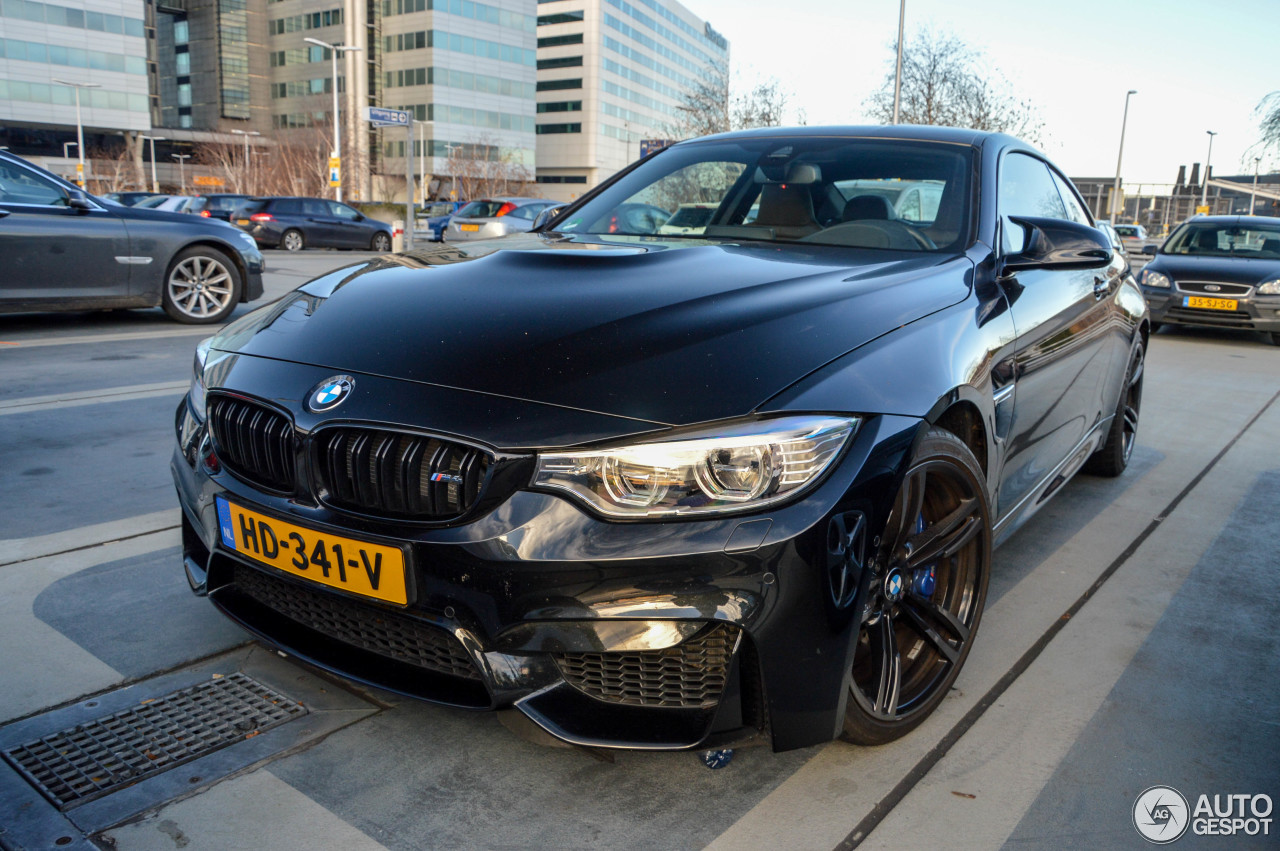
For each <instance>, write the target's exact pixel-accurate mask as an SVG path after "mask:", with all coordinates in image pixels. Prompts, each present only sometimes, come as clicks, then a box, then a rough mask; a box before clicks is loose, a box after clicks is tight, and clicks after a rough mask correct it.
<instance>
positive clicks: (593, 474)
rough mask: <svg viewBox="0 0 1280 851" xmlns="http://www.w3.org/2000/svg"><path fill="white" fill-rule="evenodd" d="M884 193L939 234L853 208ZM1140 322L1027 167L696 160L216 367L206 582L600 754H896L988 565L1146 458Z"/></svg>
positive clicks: (1099, 242)
mask: <svg viewBox="0 0 1280 851" xmlns="http://www.w3.org/2000/svg"><path fill="white" fill-rule="evenodd" d="M883 179H897V180H901V181H904V182H907V181H910V182H916V183H927V184H928V185H929V186H931V187H934V188H935V189H936V193H937V199H938V203H937V205H936V207H934V208H933V209H932V211H931V213H932V214H931V215H930V216H929V217H928V218H927V219H926V218H920V219H915V220H904V219H901V218H896V217H886V216H885V215H881V214H884V213H885V211H884V209H883V206H881V207H880V208H879V209H872V208H871V206H870V205H867V204H865V203H863V202H858V201H857V198H858V197H860V196H859V195H856V194H855V195H854V196H853V197H852V198H849V199H847V200H845V199H844V195H843V194H842V193H841V192H840V189H839V187H840V186H841V185H848V182H849V181H859V180H883ZM504 203H506V202H504ZM691 204H701V205H706V206H707V207H708V208H709V209H710V214H709V215H708V216H707V220H706V221H705V222H704V223H702V225H700V226H699V228H698V229H699V232H698V233H696V234H692V233H691V234H687V235H686V234H677V233H663V232H662V228H663V226H664V225H663V222H664V221H665V219H666V217H667V214H674V213H676V212H677V211H678V210H680V209H688V205H691ZM645 206H651V207H656V208H658V210H660V211H662V213H663V214H664V215H638V216H630V215H626V213H627V212H629V211H637V210H640V211H642V208H643V207H645ZM753 210H754V211H755V214H754V218H753V219H752V220H751V221H747V217H748V216H750V215H751V214H752V211H753ZM620 213H622V215H619V214H620ZM456 221H457V220H456V219H455V223H456ZM623 227H626V228H631V229H632V230H623ZM1148 331H1149V328H1148V318H1147V314H1146V305H1145V303H1144V301H1143V299H1142V295H1141V293H1140V292H1139V290H1138V288H1137V285H1136V283H1135V282H1134V281H1133V278H1132V276H1131V275H1129V274H1128V266H1127V264H1126V263H1125V261H1124V260H1123V258H1121V257H1119V256H1117V255H1116V254H1115V252H1114V251H1113V250H1112V247H1111V245H1110V244H1109V243H1108V241H1107V239H1106V237H1105V236H1104V234H1103V233H1102V232H1101V231H1099V230H1097V229H1096V228H1095V227H1094V224H1093V220H1092V218H1091V216H1090V215H1089V213H1088V212H1087V208H1086V207H1085V205H1084V203H1083V201H1082V200H1081V199H1080V196H1079V194H1078V193H1077V192H1076V190H1075V189H1074V188H1073V187H1072V185H1071V184H1070V182H1069V181H1068V180H1067V179H1066V178H1065V177H1064V176H1063V175H1062V172H1061V171H1059V170H1058V169H1057V168H1055V167H1054V166H1053V165H1052V164H1051V163H1050V162H1049V161H1048V160H1047V159H1045V157H1044V156H1043V155H1042V154H1040V153H1039V152H1037V151H1036V150H1035V149H1034V148H1031V147H1030V146H1028V145H1026V144H1025V143H1023V142H1020V141H1018V140H1017V139H1014V138H1011V137H1009V136H1004V135H999V134H989V133H981V132H977V131H964V130H956V129H951V128H938V127H892V128H888V127H855V128H800V129H783V128H769V129H765V130H755V131H747V132H741V133H731V134H725V135H721V136H712V137H708V138H704V139H695V140H690V141H687V142H681V143H677V144H674V145H672V146H670V147H667V148H664V149H663V150H661V151H659V152H658V153H655V154H652V155H650V156H649V157H647V158H645V159H644V160H641V161H640V162H638V163H636V164H635V165H633V166H632V167H631V168H629V169H627V170H624V171H623V172H621V173H619V174H618V175H615V176H614V177H613V178H612V179H610V180H609V181H607V182H606V183H604V184H603V185H601V186H599V187H597V188H596V189H594V190H592V191H591V192H589V193H587V194H586V195H585V196H584V197H583V198H581V199H579V200H578V201H576V202H574V203H573V204H571V205H569V206H568V207H567V208H565V209H564V210H562V211H561V212H560V213H559V214H558V215H556V216H554V217H553V218H551V219H550V220H549V221H547V222H545V223H543V224H542V225H541V227H540V229H539V230H537V231H535V232H531V233H527V234H515V235H511V236H506V237H504V238H502V239H493V240H488V241H477V242H473V243H469V244H466V245H458V246H441V247H428V248H422V249H418V250H415V251H412V252H409V253H407V254H405V255H392V256H386V257H382V258H378V259H377V260H374V261H371V262H367V263H364V264H359V265H353V266H351V267H348V268H345V269H341V270H338V271H335V272H332V273H329V274H327V275H324V276H322V277H320V278H317V279H316V280H314V281H312V282H310V283H308V284H306V285H304V286H303V287H301V288H300V289H298V290H297V291H296V292H294V293H292V294H290V295H286V296H285V297H283V298H282V299H280V300H279V301H277V302H276V303H274V304H272V305H270V306H268V307H265V308H263V309H260V310H258V311H256V312H255V313H254V314H252V315H251V316H247V317H245V318H243V319H241V320H240V321H238V322H237V323H235V324H233V325H231V326H229V327H228V328H227V329H225V330H224V331H223V332H222V333H220V334H219V335H217V336H216V337H213V338H211V339H210V340H208V341H206V342H205V343H203V344H201V345H200V347H199V348H198V349H197V353H196V358H195V363H194V366H193V371H194V374H193V379H192V384H191V389H190V392H189V394H188V395H187V397H186V398H185V399H184V400H183V402H182V403H181V405H180V406H179V408H178V410H177V412H176V413H177V423H176V446H175V450H174V455H173V458H172V462H171V469H172V472H173V476H174V481H175V483H176V485H177V492H178V496H179V502H180V504H181V506H182V509H183V511H182V516H183V520H182V525H183V530H182V541H183V552H182V558H183V565H184V568H185V572H186V574H187V578H188V581H189V582H190V584H191V587H192V588H193V589H194V591H195V592H196V593H197V594H201V595H206V596H207V597H209V599H210V600H211V601H212V603H213V605H215V606H216V607H217V608H218V609H220V610H221V611H222V612H223V613H225V614H226V615H228V616H229V617H230V618H232V619H233V620H234V621H236V622H237V623H239V624H240V625H242V626H243V627H245V628H246V629H248V630H249V631H250V632H252V633H253V634H255V635H256V636H258V637H260V638H261V639H262V640H264V641H266V642H267V643H269V644H271V645H273V646H275V647H278V648H280V649H281V650H282V651H283V652H286V653H288V654H290V655H292V656H294V657H296V658H299V659H302V660H305V661H306V662H308V663H310V664H313V665H317V666H319V667H321V668H325V669H328V670H330V671H334V672H337V673H339V674H341V675H342V676H345V677H348V678H351V679H354V680H358V681H362V682H366V683H371V684H373V685H376V686H378V687H380V688H385V689H390V690H392V691H396V692H399V693H402V694H406V695H411V696H413V697H416V698H421V699H424V700H429V701H435V702H439V703H444V704H449V705H453V706H465V707H471V708H476V709H513V710H515V711H517V712H519V713H522V714H523V715H524V716H525V717H526V718H527V719H528V720H529V721H530V722H531V725H530V726H531V727H536V728H541V730H543V731H546V732H548V733H550V734H552V735H553V736H556V737H558V738H560V739H562V740H564V741H567V742H571V743H574V744H578V745H586V746H593V747H615V748H637V749H645V750H652V749H660V750H662V749H665V750H679V749H692V748H707V747H723V746H726V745H728V744H731V743H734V742H739V741H743V740H748V739H752V738H756V739H760V738H763V739H764V741H767V742H769V743H770V744H771V745H772V746H773V747H774V748H775V749H777V750H786V749H790V748H798V747H804V746H807V745H812V744H816V743H819V742H824V741H827V740H830V739H832V738H835V737H837V736H843V737H845V738H847V739H849V740H851V741H854V742H858V743H863V744H878V743H883V742H888V741H891V740H893V739H896V738H898V737H900V736H903V735H905V734H907V733H908V732H909V731H911V730H912V729H914V728H915V727H916V726H918V725H919V724H920V723H921V722H922V721H923V720H924V719H925V718H926V717H927V716H928V715H929V714H930V713H931V712H932V711H933V710H934V709H935V708H936V707H937V706H938V705H939V704H940V703H941V702H942V701H943V700H944V699H945V698H946V696H947V695H948V693H949V692H950V690H951V688H952V685H953V683H954V682H955V680H956V676H957V674H958V672H959V671H960V668H961V666H962V665H963V664H964V662H965V659H966V657H967V655H968V653H969V651H970V648H971V647H972V646H973V643H974V641H975V637H976V635H977V630H978V625H979V621H980V618H981V613H982V608H983V604H984V601H985V597H986V590H987V583H988V578H989V574H990V568H991V552H992V550H993V548H994V547H995V546H996V545H997V544H998V543H999V542H1000V541H1002V540H1003V539H1005V538H1007V537H1008V536H1009V535H1010V534H1011V533H1012V532H1013V531H1014V530H1015V529H1016V528H1018V527H1019V526H1020V525H1021V524H1022V523H1023V522H1025V521H1026V520H1027V519H1028V518H1029V517H1031V516H1032V515H1033V514H1034V512H1035V511H1036V510H1037V509H1038V508H1039V507H1041V506H1042V505H1044V504H1045V502H1046V500H1048V499H1049V498H1050V497H1052V496H1053V495H1054V494H1056V493H1057V492H1059V491H1060V490H1061V489H1062V487H1063V486H1064V483H1065V482H1067V481H1068V480H1070V479H1071V477H1072V476H1073V475H1074V474H1075V473H1076V472H1078V471H1080V470H1081V469H1088V470H1091V471H1093V472H1096V473H1099V474H1102V475H1109V476H1115V475H1119V474H1120V473H1121V472H1122V471H1123V470H1124V469H1125V467H1126V465H1127V464H1128V462H1129V458H1130V456H1131V453H1132V451H1133V447H1134V443H1135V440H1136V434H1137V427H1138V419H1139V411H1140V407H1141V398H1142V385H1143V364H1144V352H1145V347H1146V341H1147V335H1148ZM175 567H176V565H175Z"/></svg>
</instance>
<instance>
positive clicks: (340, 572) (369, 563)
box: [217, 496, 409, 605]
mask: <svg viewBox="0 0 1280 851" xmlns="http://www.w3.org/2000/svg"><path fill="white" fill-rule="evenodd" d="M217 504H218V528H219V533H220V535H221V538H222V544H223V546H225V547H226V548H227V549H229V550H234V551H235V552H237V553H239V554H240V555H242V556H244V557H246V558H249V559H252V560H253V561H256V562H258V563H260V564H265V565H269V566H270V567H274V568H277V569H279V570H283V571H284V572H285V573H289V574H292V575H293V576H297V577H300V578H302V579H308V580H310V581H312V582H318V583H320V584H321V585H328V586H330V587H331V588H339V589H341V590H343V591H348V592H350V593H352V594H360V595H362V596H365V597H372V598H374V599H375V600H384V601H386V602H388V603H399V604H400V605H405V604H406V603H408V602H409V597H408V589H407V586H406V583H405V572H404V551H403V550H401V549H400V548H398V547H388V546H385V545H383V544H375V543H371V542H369V541H361V540H357V539H355V538H346V537H340V536H338V535H333V534H329V533H327V532H319V531H316V530H315V529H308V528H307V527H305V526H297V525H295V524H293V523H286V522H285V521H283V520H278V519H276V518H275V517H267V516H266V515H263V514H259V513H258V512H256V511H250V510H249V509H247V508H244V507H243V506H239V505H236V504H235V503H234V502H231V501H230V500H228V499H226V498H224V497H221V496H219V497H218V498H217Z"/></svg>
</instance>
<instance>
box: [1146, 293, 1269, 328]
mask: <svg viewBox="0 0 1280 851" xmlns="http://www.w3.org/2000/svg"><path fill="white" fill-rule="evenodd" d="M1142 295H1143V297H1144V298H1145V299H1146V300H1147V308H1148V309H1149V310H1150V312H1151V321H1152V322H1156V323H1160V324H1168V325H1198V326H1204V327H1210V328H1239V329H1241V330H1246V331H1268V332H1272V333H1275V332H1280V296H1263V295H1257V294H1256V293H1251V294H1249V295H1247V296H1240V295H1230V296H1225V295H1224V296H1222V297H1223V298H1231V299H1233V300H1234V301H1235V302H1236V309H1235V310H1206V309H1201V308H1193V307H1188V306H1186V304H1185V301H1186V299H1187V298H1189V297H1192V296H1205V295H1210V294H1208V293H1193V292H1183V291H1180V290H1177V289H1170V288H1165V287H1148V286H1143V287H1142Z"/></svg>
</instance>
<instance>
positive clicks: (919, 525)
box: [911, 512, 937, 599]
mask: <svg viewBox="0 0 1280 851" xmlns="http://www.w3.org/2000/svg"><path fill="white" fill-rule="evenodd" d="M924 529H925V522H924V512H921V513H920V517H919V519H917V520H916V534H917V535H919V534H920V533H921V532H923V531H924ZM935 567H936V565H934V564H930V565H926V566H925V567H918V568H916V569H915V570H914V571H913V572H912V575H911V593H912V594H914V595H915V596H917V597H922V598H924V599H928V598H930V597H932V596H933V589H934V586H935V585H936V584H937V576H936V575H935V573H934V569H935Z"/></svg>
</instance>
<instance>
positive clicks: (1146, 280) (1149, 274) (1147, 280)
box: [1142, 269, 1172, 289]
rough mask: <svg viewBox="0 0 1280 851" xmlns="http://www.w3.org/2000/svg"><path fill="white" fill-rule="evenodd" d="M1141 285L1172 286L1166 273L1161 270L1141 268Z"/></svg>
mask: <svg viewBox="0 0 1280 851" xmlns="http://www.w3.org/2000/svg"><path fill="white" fill-rule="evenodd" d="M1142 285H1143V286H1147V287H1161V288H1162V289H1168V288H1169V287H1170V286H1172V284H1171V283H1170V281H1169V276H1168V275H1166V274H1164V273H1163V272H1153V271H1151V270H1150V269H1143V270H1142Z"/></svg>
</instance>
